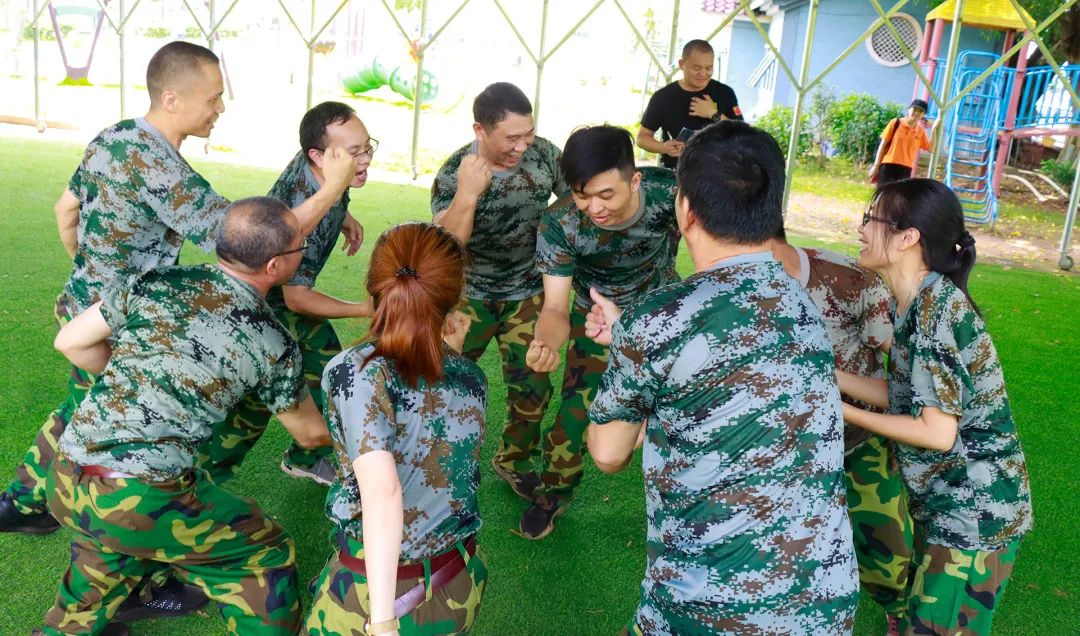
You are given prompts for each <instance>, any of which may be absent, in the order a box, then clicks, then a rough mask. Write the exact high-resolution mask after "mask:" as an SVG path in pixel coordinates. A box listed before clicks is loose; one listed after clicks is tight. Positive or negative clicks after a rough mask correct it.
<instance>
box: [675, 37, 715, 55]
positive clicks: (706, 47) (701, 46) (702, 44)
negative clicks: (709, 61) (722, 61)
mask: <svg viewBox="0 0 1080 636" xmlns="http://www.w3.org/2000/svg"><path fill="white" fill-rule="evenodd" d="M694 51H701V52H702V53H708V54H709V55H715V52H714V51H713V47H712V45H711V44H709V42H708V41H707V40H690V41H689V42H687V43H686V44H684V45H683V47H682V59H684V60H685V59H686V58H688V57H690V54H691V53H693V52H694Z"/></svg>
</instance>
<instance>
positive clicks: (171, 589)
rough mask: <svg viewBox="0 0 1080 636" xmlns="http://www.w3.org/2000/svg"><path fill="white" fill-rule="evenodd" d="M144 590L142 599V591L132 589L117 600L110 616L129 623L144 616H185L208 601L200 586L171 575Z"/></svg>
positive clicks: (143, 618)
mask: <svg viewBox="0 0 1080 636" xmlns="http://www.w3.org/2000/svg"><path fill="white" fill-rule="evenodd" d="M148 593H149V596H150V598H149V599H148V600H145V601H144V600H143V597H144V595H143V594H139V593H138V592H133V593H132V594H131V596H129V597H127V598H126V599H124V602H123V603H121V604H120V607H119V608H118V609H117V610H116V615H115V616H113V620H116V621H119V622H121V623H133V622H135V621H141V620H145V619H148V618H178V617H180V616H187V615H188V614H191V613H193V612H195V611H196V610H199V609H201V608H202V607H203V606H204V605H206V604H207V603H209V602H210V599H209V598H207V597H206V594H205V593H204V592H203V591H202V588H199V587H196V586H194V585H188V584H186V583H184V582H183V581H180V580H178V579H176V578H173V577H170V578H169V580H168V581H167V582H166V583H165V584H164V585H162V586H160V587H150V588H149V590H148ZM125 633H126V632H125Z"/></svg>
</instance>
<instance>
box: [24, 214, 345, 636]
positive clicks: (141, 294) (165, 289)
mask: <svg viewBox="0 0 1080 636" xmlns="http://www.w3.org/2000/svg"><path fill="white" fill-rule="evenodd" d="M303 241H304V237H303V234H302V232H301V229H300V225H299V223H298V222H297V219H296V217H295V216H294V215H293V214H291V213H290V212H289V208H288V207H286V206H285V204H284V203H282V202H281V201H279V200H277V199H273V198H270V197H253V198H250V199H243V200H240V201H237V202H236V203H234V204H232V205H231V206H230V207H229V209H228V212H227V214H226V215H225V219H224V221H223V222H222V223H221V224H220V228H219V229H218V230H217V232H216V243H217V257H218V263H217V264H216V265H195V266H190V267H163V268H159V269H156V270H153V271H151V272H148V273H145V274H143V275H141V276H139V277H138V278H136V279H135V280H134V281H132V282H131V283H130V285H127V286H118V287H114V288H112V289H110V290H108V291H107V292H105V293H104V294H103V295H102V298H101V300H100V301H98V302H96V303H94V304H93V305H92V306H91V307H90V308H89V309H88V310H87V311H85V312H83V313H81V314H79V315H78V316H77V317H76V318H74V319H73V320H71V321H70V322H69V323H68V324H66V325H65V326H64V327H63V328H61V330H60V333H59V335H57V337H56V343H55V344H56V348H57V350H59V351H60V352H61V353H63V354H64V355H65V356H66V357H67V358H68V359H69V360H70V361H71V363H72V364H74V365H75V366H76V367H79V368H81V369H86V370H87V371H89V372H91V373H94V374H97V380H96V382H95V384H94V386H93V388H92V390H91V391H90V394H89V395H88V396H87V397H86V399H85V400H83V402H82V403H81V404H80V405H79V406H78V408H77V409H76V410H75V412H74V413H73V415H72V419H71V422H70V423H69V425H68V426H67V427H66V429H65V431H64V433H63V434H62V435H61V437H60V440H59V446H58V453H57V456H56V458H55V459H54V461H53V462H52V464H51V466H50V469H49V474H48V479H47V489H48V493H49V494H48V505H49V509H50V511H51V512H52V514H53V515H54V516H55V517H56V519H58V520H59V521H60V522H61V523H63V525H65V526H66V527H67V528H68V529H69V530H71V531H72V532H73V533H74V535H75V537H74V540H73V541H72V548H71V564H70V566H69V567H68V570H67V572H66V573H65V574H64V578H63V580H62V581H61V583H60V586H59V590H58V592H57V595H56V602H55V604H54V605H53V607H52V609H51V610H49V612H48V613H47V614H46V615H45V627H44V628H43V630H41V631H42V633H45V634H84V633H92V634H96V633H99V632H100V631H101V630H102V629H104V628H105V626H106V624H107V623H108V621H109V620H110V619H111V618H112V615H113V614H114V613H115V611H116V610H117V608H118V606H119V605H120V603H121V602H122V601H123V600H124V599H125V598H127V596H128V595H129V593H130V592H131V590H132V589H133V588H134V586H135V585H136V584H137V583H138V581H139V580H140V579H141V578H142V577H143V575H144V574H145V573H147V572H148V571H150V570H152V569H155V568H157V567H160V564H165V565H167V566H168V567H169V568H170V569H171V570H172V571H173V572H175V573H176V574H177V575H178V576H179V577H180V578H181V579H182V580H183V581H185V582H186V583H187V584H189V585H194V586H198V587H200V588H202V590H203V591H204V592H205V593H206V595H207V596H210V597H211V598H213V599H214V600H215V601H217V603H218V608H219V610H220V612H221V615H222V618H223V619H224V620H225V623H226V629H225V631H226V632H227V633H231V634H295V633H296V632H297V630H298V629H299V627H300V617H301V615H300V601H299V592H298V586H297V574H296V565H295V552H296V550H295V546H294V544H293V541H292V539H291V538H290V537H289V536H288V534H286V532H285V530H284V529H283V528H282V527H281V526H279V525H278V524H277V523H276V522H275V521H274V520H273V519H272V518H270V517H268V516H266V515H265V514H264V513H263V512H262V511H261V510H260V509H259V507H258V505H257V504H256V503H255V502H254V501H251V500H248V499H242V498H240V497H238V496H236V495H234V494H232V493H230V492H228V491H226V490H224V489H222V488H221V487H219V486H218V485H216V484H214V483H213V482H212V481H210V479H209V477H208V476H207V474H206V473H205V472H204V471H202V470H197V469H196V461H197V460H196V450H197V449H198V448H199V447H200V446H201V445H203V444H204V443H206V442H207V441H208V440H209V439H210V438H211V436H212V435H213V432H214V426H215V424H216V423H217V422H219V421H221V420H222V419H223V418H224V417H225V415H226V413H227V412H228V411H229V410H230V409H232V408H233V407H235V406H236V404H237V403H238V402H239V401H240V400H241V399H242V398H243V397H244V396H245V395H247V394H255V395H257V396H258V397H259V399H260V400H261V401H262V402H263V403H264V404H266V405H267V407H268V408H269V409H270V411H271V412H273V413H276V414H277V418H278V419H279V421H281V423H282V424H283V425H284V426H285V428H286V429H287V430H288V431H289V433H290V434H291V435H292V436H293V437H294V438H295V439H296V441H297V442H298V443H299V444H300V445H302V446H305V447H313V446H325V445H327V444H329V441H330V437H329V432H328V431H327V428H326V423H325V422H324V421H323V419H322V415H321V414H320V413H319V411H318V408H317V407H316V405H315V402H314V401H313V400H312V398H311V395H310V394H309V393H308V388H307V384H306V383H305V382H304V377H303V368H302V364H301V360H300V351H299V349H298V348H297V345H296V342H295V341H294V340H293V339H292V337H291V336H290V335H289V332H288V330H287V329H286V328H285V327H284V326H283V325H282V324H281V323H280V322H278V321H277V320H276V319H275V318H274V311H273V309H272V308H271V307H270V305H269V304H267V302H266V298H265V297H266V292H267V290H269V289H270V288H271V287H273V286H275V285H280V284H282V283H284V282H286V281H287V280H288V279H289V277H290V276H292V273H293V271H295V270H296V266H297V264H299V262H300V252H301V251H302V250H303ZM154 378H168V379H169V380H170V381H169V382H158V381H154Z"/></svg>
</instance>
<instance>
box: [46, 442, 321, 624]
mask: <svg viewBox="0 0 1080 636" xmlns="http://www.w3.org/2000/svg"><path fill="white" fill-rule="evenodd" d="M48 488H49V497H48V501H49V510H50V512H51V513H52V514H53V516H54V517H56V519H57V520H59V521H60V522H61V523H62V524H63V525H65V526H67V527H68V529H70V530H71V531H73V532H74V533H75V539H74V540H73V541H72V543H71V564H70V565H69V566H68V569H67V572H65V573H64V577H63V579H62V580H61V583H60V588H59V591H58V592H57V595H56V602H55V604H54V605H53V607H52V609H50V610H49V611H48V613H47V614H46V615H45V625H46V627H45V633H47V634H58V633H62V634H97V633H99V632H100V631H101V630H102V629H104V628H105V626H106V624H107V623H108V622H109V619H110V618H111V617H112V615H113V614H114V613H115V611H116V609H117V607H118V606H119V605H120V603H121V602H122V601H123V600H124V599H125V598H127V597H128V595H129V594H130V593H131V591H132V589H133V588H134V587H135V585H136V584H137V583H138V581H139V580H140V579H141V578H142V576H143V575H144V574H146V573H147V572H148V571H150V570H151V569H154V568H157V567H160V565H159V564H166V565H167V566H168V567H169V568H170V569H171V570H172V571H173V572H175V573H176V574H177V575H178V576H179V577H180V578H181V579H182V580H183V581H185V582H187V583H189V584H191V585H197V586H199V587H200V588H202V590H203V591H204V592H205V593H206V595H207V596H208V597H210V598H211V599H212V600H214V601H216V602H217V603H218V607H219V609H220V611H221V616H222V618H223V619H224V620H225V631H226V633H229V634H295V633H296V631H297V629H299V627H300V620H301V614H300V601H299V594H298V589H297V574H296V566H295V559H296V550H295V547H294V545H293V541H292V539H291V538H290V537H289V536H288V534H286V533H285V530H284V529H282V527H281V526H279V525H278V524H277V523H276V522H274V521H273V520H272V519H270V518H269V517H267V516H266V515H265V514H264V513H263V512H262V511H261V510H260V509H259V507H258V505H256V504H255V502H253V501H251V500H249V499H243V498H241V497H238V496H236V495H234V494H232V493H230V492H228V491H226V490H223V489H222V488H220V487H218V486H216V485H214V484H213V483H211V482H210V481H209V480H207V479H206V477H205V475H204V474H203V473H202V472H201V471H197V470H196V471H190V472H187V473H184V474H183V475H181V476H180V477H177V478H175V479H172V480H169V481H166V482H161V483H154V484H150V483H145V482H142V481H139V480H136V479H108V478H99V477H90V476H88V475H86V474H84V473H83V472H82V471H81V469H80V468H79V467H78V466H76V465H75V464H73V463H71V462H70V461H69V460H67V459H66V458H64V457H62V456H61V457H59V458H57V460H56V461H55V462H54V463H53V466H52V469H51V470H50V472H49V479H48Z"/></svg>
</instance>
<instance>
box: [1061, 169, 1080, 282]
mask: <svg viewBox="0 0 1080 636" xmlns="http://www.w3.org/2000/svg"><path fill="white" fill-rule="evenodd" d="M1078 202H1080V170H1077V171H1076V176H1075V177H1073V184H1072V193H1071V194H1070V195H1069V209H1068V211H1066V212H1065V232H1064V233H1063V234H1062V235H1061V253H1060V256H1059V257H1058V267H1060V268H1061V269H1072V266H1073V259H1072V256H1069V245H1070V244H1071V243H1072V233H1073V225H1075V224H1076V207H1077V203H1078Z"/></svg>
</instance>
